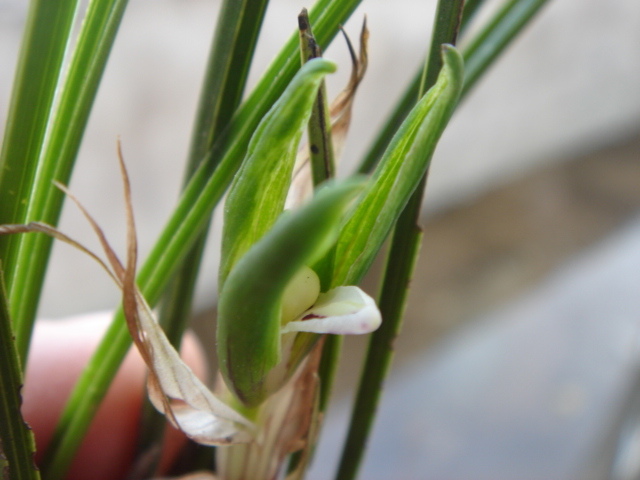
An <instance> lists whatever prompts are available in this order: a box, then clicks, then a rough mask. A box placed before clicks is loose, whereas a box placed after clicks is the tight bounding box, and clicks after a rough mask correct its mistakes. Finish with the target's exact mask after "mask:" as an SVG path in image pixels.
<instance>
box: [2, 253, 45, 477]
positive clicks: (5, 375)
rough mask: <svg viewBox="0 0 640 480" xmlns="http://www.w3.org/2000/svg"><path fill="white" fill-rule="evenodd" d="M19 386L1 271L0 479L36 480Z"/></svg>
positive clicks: (30, 435) (20, 377) (30, 436)
mask: <svg viewBox="0 0 640 480" xmlns="http://www.w3.org/2000/svg"><path fill="white" fill-rule="evenodd" d="M0 266H1V265H0ZM22 382H23V374H22V369H21V368H20V359H19V357H18V351H17V349H16V345H15V339H14V336H13V328H12V326H11V318H10V316H9V305H8V304H7V296H6V292H5V288H4V278H3V275H2V269H1V268H0V471H2V472H3V478H7V479H11V480H14V479H15V480H39V479H40V472H39V471H38V469H37V468H36V466H35V464H34V463H33V456H34V454H35V450H36V445H35V440H34V438H33V432H32V431H31V428H29V426H28V425H27V424H26V423H25V421H24V419H23V418H22V412H21V411H20V406H21V404H22V397H21V396H20V390H21V388H22ZM3 461H4V462H6V464H5V465H4V466H3V465H2V462H3Z"/></svg>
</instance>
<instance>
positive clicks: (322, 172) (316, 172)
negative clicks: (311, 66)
mask: <svg viewBox="0 0 640 480" xmlns="http://www.w3.org/2000/svg"><path fill="white" fill-rule="evenodd" d="M298 28H299V30H300V53H301V57H302V63H306V62H308V61H309V60H310V59H312V58H319V57H322V51H321V49H320V47H319V45H318V44H317V43H316V39H315V37H314V36H313V31H312V29H311V23H310V22H309V15H308V14H307V10H306V9H302V12H301V13H300V15H298ZM308 131H309V159H310V161H311V172H312V178H313V185H314V186H318V185H320V184H321V183H322V182H324V181H325V180H328V179H329V178H332V177H333V176H335V170H336V167H335V160H334V158H333V142H332V141H331V118H330V117H329V102H328V101H327V85H326V82H325V81H324V80H323V81H322V84H321V85H320V89H319V90H318V98H317V100H316V102H315V103H314V104H313V109H312V110H311V118H310V119H309V130H308Z"/></svg>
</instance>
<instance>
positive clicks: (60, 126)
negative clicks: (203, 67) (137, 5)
mask: <svg viewBox="0 0 640 480" xmlns="http://www.w3.org/2000/svg"><path fill="white" fill-rule="evenodd" d="M126 3H127V2H126V0H105V1H93V2H90V3H89V6H88V10H87V14H86V16H85V18H84V21H83V23H82V29H81V31H80V34H79V36H78V40H77V43H76V45H75V48H74V52H73V55H72V59H71V64H70V65H69V68H68V72H67V75H66V77H65V80H64V84H63V85H62V86H61V87H60V89H61V91H60V100H59V104H58V106H57V108H56V110H55V113H54V115H52V116H51V117H50V118H49V126H48V133H47V136H48V140H47V142H46V144H45V146H44V150H43V151H42V152H41V158H40V159H39V161H38V167H37V174H36V175H35V177H34V179H33V183H32V185H31V189H30V190H29V191H28V192H27V193H28V194H27V195H25V197H24V198H22V199H21V201H24V202H25V205H26V209H25V212H24V216H23V217H22V218H20V219H17V221H18V222H20V223H27V222H30V221H42V222H46V223H48V224H51V225H55V224H56V223H57V221H58V218H59V216H60V211H61V208H62V202H63V199H64V196H63V195H62V193H61V192H60V191H59V190H58V189H56V188H55V187H54V186H53V180H57V181H59V182H61V183H64V184H67V183H68V181H69V178H70V176H71V171H72V169H73V165H74V161H75V158H76V154H77V152H78V148H79V146H80V141H81V140H82V135H83V133H84V128H85V126H86V122H87V119H88V117H89V112H90V110H91V106H92V104H93V100H94V98H95V94H96V92H97V89H98V85H99V83H100V79H101V77H102V72H103V71H104V67H105V65H106V61H107V58H108V56H109V52H110V50H111V46H112V44H113V40H114V38H115V34H116V31H117V29H118V26H119V24H120V20H121V18H122V15H123V13H124V8H125V6H126ZM53 4H55V5H56V6H57V2H53ZM50 250H51V239H50V238H48V237H46V236H42V235H24V236H20V237H16V239H15V240H12V243H11V251H10V252H9V253H8V257H7V258H8V259H9V260H10V262H8V263H7V265H6V274H7V289H8V295H9V301H10V306H11V316H12V318H13V321H14V323H15V325H16V339H17V342H18V343H17V344H18V351H19V352H20V355H21V357H22V358H26V353H27V350H28V346H29V339H30V337H31V330H32V327H33V320H34V318H35V314H36V310H37V308H38V299H39V297H40V291H41V289H42V282H43V280H44V273H45V270H46V266H47V261H48V258H49V252H50Z"/></svg>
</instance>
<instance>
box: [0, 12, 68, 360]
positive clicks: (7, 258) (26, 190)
mask: <svg viewBox="0 0 640 480" xmlns="http://www.w3.org/2000/svg"><path fill="white" fill-rule="evenodd" d="M77 8H78V0H64V1H60V2H50V1H47V0H33V1H32V2H31V4H30V7H29V13H28V16H27V23H26V27H25V31H24V34H23V40H22V47H21V52H20V59H19V61H18V68H17V70H16V77H15V81H14V87H13V93H12V96H11V99H12V100H11V106H10V108H9V115H8V118H7V127H6V130H5V133H4V141H3V145H2V153H1V154H0V224H4V223H24V222H25V219H26V218H27V216H28V209H29V207H30V205H31V198H32V197H33V195H35V194H36V191H35V188H36V185H35V183H36V177H37V175H38V168H39V166H40V165H41V164H42V154H43V144H44V142H45V138H46V134H47V130H48V128H50V125H51V123H50V122H51V117H52V115H53V113H52V111H53V108H54V100H55V95H56V91H57V89H58V84H59V82H60V78H61V76H62V71H63V63H64V56H65V51H66V49H67V46H68V43H69V38H70V36H71V32H72V28H73V20H74V18H75V15H76V11H77ZM21 242H22V239H21V238H20V237H15V236H14V237H4V238H2V239H1V240H0V259H2V262H3V264H4V267H5V268H4V271H5V276H6V280H7V287H8V288H9V292H8V294H9V295H10V298H9V305H10V306H11V307H12V318H13V320H14V330H15V331H16V335H17V337H18V338H17V349H18V352H19V355H20V358H21V361H22V363H23V364H24V363H25V360H26V354H27V349H28V344H29V337H30V332H31V321H30V320H29V319H28V318H27V319H24V318H23V317H22V316H20V315H19V314H17V313H18V312H17V310H18V309H17V304H18V303H19V302H20V301H21V297H23V296H27V297H29V295H28V292H25V289H24V287H23V286H21V285H19V282H18V283H16V281H15V280H14V277H15V276H16V272H15V270H16V265H17V264H18V262H19V257H18V254H17V253H18V250H19V248H20V243H21ZM31 298H32V299H33V297H31ZM36 302H37V298H36Z"/></svg>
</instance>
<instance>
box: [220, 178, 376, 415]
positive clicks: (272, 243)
mask: <svg viewBox="0 0 640 480" xmlns="http://www.w3.org/2000/svg"><path fill="white" fill-rule="evenodd" d="M363 186H364V184H363V182H361V181H359V180H350V181H346V182H342V183H330V184H329V185H327V186H326V187H324V188H321V189H320V190H319V191H318V193H317V194H316V196H315V197H314V198H313V200H312V201H311V202H309V203H308V204H307V205H305V206H303V207H301V208H300V209H298V210H296V211H295V212H293V213H291V214H284V215H282V216H281V218H280V219H279V220H278V221H277V222H276V223H275V225H274V226H273V228H272V229H271V230H269V232H267V233H266V234H265V235H264V236H263V237H262V239H260V241H258V242H257V243H256V244H254V245H253V246H252V247H251V248H250V249H249V251H248V252H247V253H246V254H245V255H244V256H243V257H242V258H241V259H240V260H239V261H238V262H237V264H236V265H235V266H234V267H233V269H232V270H231V272H230V273H229V275H228V277H227V280H226V282H225V284H224V287H223V288H222V291H221V293H220V302H219V305H218V334H217V336H218V360H219V363H220V371H221V372H222V375H223V377H224V379H225V382H226V384H227V386H228V387H229V389H230V390H231V391H233V392H234V394H235V395H236V396H237V397H238V398H239V399H240V401H242V403H244V404H245V405H247V406H249V407H255V406H257V405H259V404H260V403H261V402H262V401H263V400H264V399H265V398H266V396H267V395H268V394H269V393H270V392H269V391H268V390H267V389H266V385H265V381H266V377H267V374H268V373H269V371H270V370H271V369H272V368H273V367H275V366H276V365H277V364H278V362H279V361H280V335H281V333H280V328H281V324H280V323H281V322H280V317H281V304H282V296H283V293H284V291H285V289H286V288H287V285H288V284H289V282H290V281H291V279H292V278H293V277H294V276H295V275H296V274H297V273H298V272H299V271H300V269H302V268H303V267H304V266H305V265H311V264H313V262H315V261H316V260H318V259H319V258H320V257H321V256H322V255H323V254H324V253H325V252H326V251H327V250H328V249H329V248H330V247H331V246H332V245H333V243H334V242H335V240H336V238H337V235H338V231H339V226H340V222H341V220H342V216H343V213H344V211H345V209H346V207H347V206H348V204H349V202H350V201H351V200H352V199H353V198H354V196H355V195H356V194H357V193H358V192H360V191H361V190H362V188H363Z"/></svg>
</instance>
